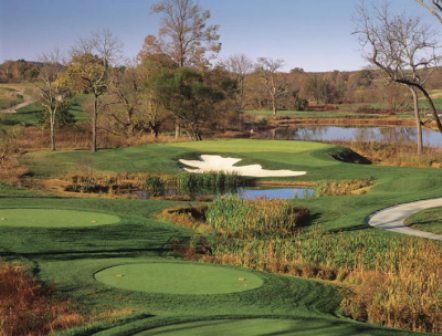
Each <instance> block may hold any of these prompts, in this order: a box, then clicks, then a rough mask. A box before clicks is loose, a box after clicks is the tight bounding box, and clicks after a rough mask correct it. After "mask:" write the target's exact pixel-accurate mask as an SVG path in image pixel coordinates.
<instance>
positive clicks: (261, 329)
mask: <svg viewBox="0 0 442 336" xmlns="http://www.w3.org/2000/svg"><path fill="white" fill-rule="evenodd" d="M153 335H161V336H172V335H173V336H213V335H229V336H258V335H259V336H263V335H284V336H290V335H304V336H318V335H327V336H342V335H359V336H369V335H373V334H372V333H370V332H369V331H365V330H360V329H358V328H357V326H355V325H354V324H350V323H345V322H337V321H336V320H327V319H298V320H287V319H275V318H274V319H266V318H255V319H244V320H233V319H230V320H229V319H226V320H212V321H210V320H209V321H199V322H189V323H181V324H174V325H170V326H165V327H160V328H154V329H151V330H146V331H143V332H139V333H137V334H135V336H153ZM386 335H388V334H386Z"/></svg>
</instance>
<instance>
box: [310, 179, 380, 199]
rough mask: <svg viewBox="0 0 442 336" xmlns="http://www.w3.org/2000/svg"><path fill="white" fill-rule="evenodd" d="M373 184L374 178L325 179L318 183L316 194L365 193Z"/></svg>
mask: <svg viewBox="0 0 442 336" xmlns="http://www.w3.org/2000/svg"><path fill="white" fill-rule="evenodd" d="M373 184H374V178H368V179H355V180H341V181H325V182H321V183H319V184H318V187H317V188H316V196H318V197H320V196H341V195H362V194H366V193H367V192H368V191H369V190H370V188H371V187H372V186H373Z"/></svg>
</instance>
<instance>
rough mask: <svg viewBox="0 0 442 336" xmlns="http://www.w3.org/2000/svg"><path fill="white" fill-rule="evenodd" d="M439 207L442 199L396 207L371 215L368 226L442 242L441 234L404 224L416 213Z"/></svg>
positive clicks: (441, 204)
mask: <svg viewBox="0 0 442 336" xmlns="http://www.w3.org/2000/svg"><path fill="white" fill-rule="evenodd" d="M439 206H442V197H441V198H434V199H429V200H424V201H417V202H411V203H404V204H400V205H396V206H394V207H391V208H387V209H384V210H381V211H378V212H375V213H374V214H372V215H370V217H369V218H368V224H369V225H371V226H373V227H375V228H378V229H384V230H387V231H393V232H398V233H403V234H406V235H410V236H416V237H422V238H428V239H433V240H441V241H442V235H440V234H435V233H431V232H424V231H419V230H415V229H412V228H410V227H409V226H407V225H405V223H404V222H405V219H407V218H408V217H410V216H411V215H413V214H415V213H416V212H419V211H422V210H425V209H429V208H435V207H439Z"/></svg>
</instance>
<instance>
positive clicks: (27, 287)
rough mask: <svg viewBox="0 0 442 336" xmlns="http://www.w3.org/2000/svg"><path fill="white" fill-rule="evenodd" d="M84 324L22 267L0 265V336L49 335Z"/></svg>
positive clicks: (67, 305)
mask: <svg viewBox="0 0 442 336" xmlns="http://www.w3.org/2000/svg"><path fill="white" fill-rule="evenodd" d="M83 321H84V318H83V317H82V316H81V315H79V314H78V313H76V312H74V311H73V310H72V308H71V307H70V306H69V304H68V303H67V302H65V301H61V300H58V299H56V298H55V296H54V289H53V288H48V287H45V286H43V285H42V284H40V283H38V282H37V281H36V280H35V279H34V278H33V277H32V276H31V275H30V274H29V273H28V272H26V271H25V269H24V268H23V266H14V265H6V264H3V265H0V335H2V336H15V335H27V336H40V335H48V334H49V333H53V332H54V331H55V330H59V329H64V328H68V327H71V326H74V325H78V324H80V323H82V322H83Z"/></svg>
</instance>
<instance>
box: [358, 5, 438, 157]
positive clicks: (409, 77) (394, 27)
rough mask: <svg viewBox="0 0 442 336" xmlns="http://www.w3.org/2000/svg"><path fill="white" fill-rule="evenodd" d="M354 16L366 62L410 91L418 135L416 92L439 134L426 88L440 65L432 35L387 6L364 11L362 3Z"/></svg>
mask: <svg viewBox="0 0 442 336" xmlns="http://www.w3.org/2000/svg"><path fill="white" fill-rule="evenodd" d="M357 14H358V22H359V24H358V27H357V30H356V34H357V35H358V36H359V39H360V42H361V43H362V45H363V46H364V47H365V48H366V58H367V60H368V61H369V62H370V63H371V64H373V65H375V66H377V67H378V68H379V69H381V70H382V71H383V72H384V73H385V74H387V75H388V77H389V78H390V80H391V81H393V82H395V83H398V84H402V85H406V86H407V87H409V88H410V90H411V92H412V97H413V100H414V107H415V117H416V125H417V127H418V131H419V130H420V125H421V118H420V114H419V108H418V103H419V101H418V96H417V92H420V93H422V94H423V95H424V97H425V98H426V99H427V101H428V103H429V105H430V107H431V111H432V115H433V119H434V121H435V122H436V125H437V127H438V129H439V131H440V132H442V124H441V121H440V119H439V116H438V113H437V110H436V108H435V105H434V103H433V100H432V99H431V96H430V94H429V93H428V91H427V89H426V87H425V79H426V77H427V75H428V73H429V72H430V71H431V69H432V68H434V67H435V66H437V65H439V64H440V61H441V57H440V56H439V48H440V46H439V42H438V39H437V38H436V35H435V33H434V32H433V31H432V30H431V29H430V28H429V27H428V26H426V25H424V24H423V23H422V22H421V20H420V19H419V18H410V17H407V16H406V15H404V14H401V15H394V16H392V15H390V12H389V8H388V5H387V4H385V5H384V6H383V7H381V8H379V7H375V6H372V7H371V8H367V7H366V6H365V5H364V4H363V3H362V4H361V6H359V7H358V11H357ZM418 139H421V136H418ZM418 151H419V153H421V151H422V143H419V144H418Z"/></svg>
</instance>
